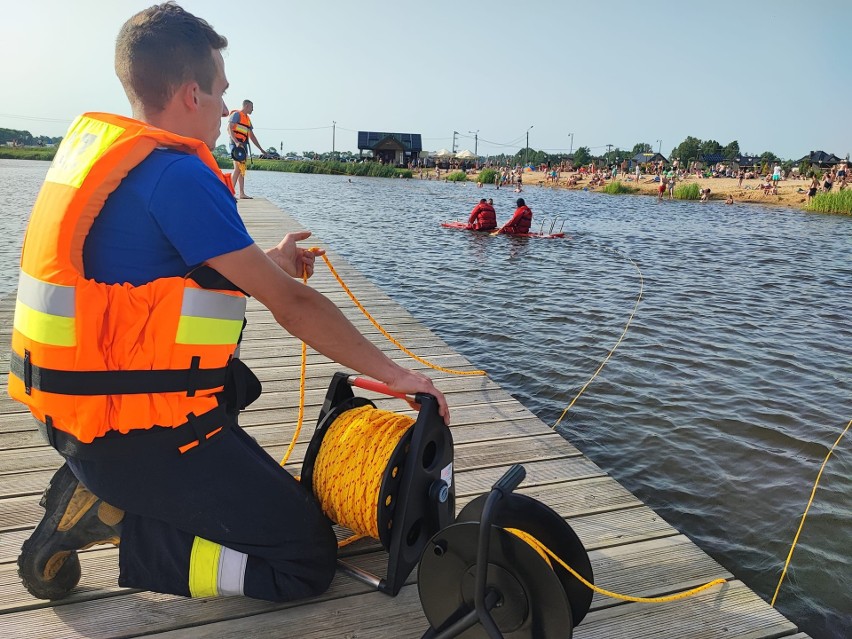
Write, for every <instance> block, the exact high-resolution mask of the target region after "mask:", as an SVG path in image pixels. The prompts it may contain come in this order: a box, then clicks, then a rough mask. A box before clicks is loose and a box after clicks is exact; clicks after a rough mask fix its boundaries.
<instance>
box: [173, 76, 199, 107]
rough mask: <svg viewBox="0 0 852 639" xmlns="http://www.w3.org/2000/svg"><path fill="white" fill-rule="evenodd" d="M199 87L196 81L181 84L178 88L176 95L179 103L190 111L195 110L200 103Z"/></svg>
mask: <svg viewBox="0 0 852 639" xmlns="http://www.w3.org/2000/svg"><path fill="white" fill-rule="evenodd" d="M200 94H201V87H200V86H199V85H198V82H187V83H186V84H183V85H181V87H180V89H178V95H179V96H180V100H181V103H182V104H183V106H184V108H186V109H188V110H190V111H197V110H198V106H199V104H200V103H201V102H200V98H201V95H200Z"/></svg>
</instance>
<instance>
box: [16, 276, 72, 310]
mask: <svg viewBox="0 0 852 639" xmlns="http://www.w3.org/2000/svg"><path fill="white" fill-rule="evenodd" d="M18 301H19V302H21V303H23V304H26V305H27V306H28V307H30V308H31V309H33V310H34V311H39V312H41V313H46V314H47V315H58V316H59V317H74V287H73V286H59V285H58V284H48V283H47V282H42V281H41V280H37V279H36V278H34V277H32V276H31V275H27V274H26V273H24V272H23V271H21V273H20V276H19V277H18Z"/></svg>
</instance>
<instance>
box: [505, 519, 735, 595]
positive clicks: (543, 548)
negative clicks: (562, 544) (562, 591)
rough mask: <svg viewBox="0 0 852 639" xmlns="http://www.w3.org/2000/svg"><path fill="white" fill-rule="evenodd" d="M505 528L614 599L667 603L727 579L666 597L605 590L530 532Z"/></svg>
mask: <svg viewBox="0 0 852 639" xmlns="http://www.w3.org/2000/svg"><path fill="white" fill-rule="evenodd" d="M505 530H506V531H507V532H510V533H512V534H513V535H515V536H516V537H519V538H520V539H522V540H524V541H525V542H527V543H528V544H529V545H530V546H532V549H533V550H535V551H536V552H537V553H538V554H539V555H540V556H541V557H544V559H545V561H547V564H548V565H549V566H550V567H551V568H552V567H553V564H551V563H550V561H549V560H548V559H547V558H548V557H551V558H552V559H553V560H554V561H556V562H557V563H558V564H559V565H560V566H562V567H563V568H564V569H565V570H567V571H568V572H569V573H571V574H572V575H573V576H574V577H575V578H576V579H577V580H578V581H579V582H580V583H582V584H583V585H584V586H586V587H587V588H590V589H591V590H593V591H594V592H596V593H598V594H599V595H604V596H606V597H611V598H612V599H620V600H622V601H635V602H637V603H665V602H667V601H677V600H678V599H685V598H687V597H691V596H693V595H697V594H698V593H699V592H702V591H704V590H707V589H708V588H712V587H713V586H717V585H719V584H723V583H725V582H726V580H725V579H714V580H713V581H711V582H709V583H706V584H704V585H703V586H698V587H697V588H692V589H690V590H684V591H682V592H677V593H675V594H673V595H667V596H665V597H634V596H632V595H621V594H619V593H617V592H612V591H611V590H604V589H603V588H600V587H598V586H596V585H595V584H593V583H592V582H590V581H588V580H587V579H586V578H584V577H583V575H581V574H580V573H578V572H577V571H576V570H574V569H573V568H571V566H569V565H568V564H566V563H565V562H564V561H562V559H560V558H559V557H557V556H556V553H554V552H553V551H552V550H551V549H550V548H548V547H547V546H545V545H544V544H543V543H541V542H540V541H539V540H538V539H536V538H535V537H533V536H532V535H530V534H529V533H527V532H524V531H523V530H518V529H517V528H506V529H505Z"/></svg>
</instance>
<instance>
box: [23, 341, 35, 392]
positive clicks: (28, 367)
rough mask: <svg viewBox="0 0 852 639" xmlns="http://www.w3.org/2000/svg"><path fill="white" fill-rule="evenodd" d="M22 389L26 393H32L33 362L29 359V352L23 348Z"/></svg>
mask: <svg viewBox="0 0 852 639" xmlns="http://www.w3.org/2000/svg"><path fill="white" fill-rule="evenodd" d="M24 391H25V392H26V393H27V395H32V394H33V364H32V362H31V361H30V352H29V351H28V350H26V349H25V350H24Z"/></svg>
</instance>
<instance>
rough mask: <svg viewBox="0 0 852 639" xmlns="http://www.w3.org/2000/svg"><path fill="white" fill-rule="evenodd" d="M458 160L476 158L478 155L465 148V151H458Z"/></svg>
mask: <svg viewBox="0 0 852 639" xmlns="http://www.w3.org/2000/svg"><path fill="white" fill-rule="evenodd" d="M456 159H457V160H475V159H476V156H475V155H474V154H473V153H471V152H470V151H469V150H467V149H465V150H464V151H459V152H458V153H456Z"/></svg>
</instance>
